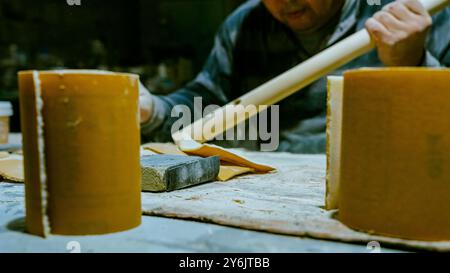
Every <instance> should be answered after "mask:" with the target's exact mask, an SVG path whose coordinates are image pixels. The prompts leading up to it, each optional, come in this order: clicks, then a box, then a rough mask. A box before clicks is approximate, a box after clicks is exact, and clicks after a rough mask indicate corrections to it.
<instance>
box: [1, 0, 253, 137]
mask: <svg viewBox="0 0 450 273" xmlns="http://www.w3.org/2000/svg"><path fill="white" fill-rule="evenodd" d="M78 1H79V3H80V5H76V4H77V2H78ZM243 2H245V0H108V1H105V0H39V1H34V0H0V101H5V100H6V101H11V102H12V103H13V106H14V117H13V118H12V121H11V130H12V131H14V132H18V131H20V124H19V109H18V90H17V76H16V73H17V71H19V70H26V69H39V70H44V69H60V68H70V69H82V68H84V69H105V70H111V71H120V72H131V73H137V74H139V75H140V76H141V80H142V82H143V83H144V84H145V85H146V86H147V87H148V88H150V89H151V90H153V91H154V92H155V93H159V94H166V93H170V92H172V91H174V90H175V89H177V88H178V87H180V86H182V85H183V84H185V83H186V82H187V81H189V80H191V79H192V78H193V77H195V75H196V74H197V73H198V71H199V70H200V69H201V67H202V65H203V62H204V61H205V59H206V57H207V56H208V54H209V51H210V49H211V46H212V43H213V38H214V34H215V32H216V31H217V29H218V27H219V26H220V24H221V22H222V21H223V20H224V19H225V18H226V16H227V15H228V14H229V13H230V12H232V11H233V10H234V9H235V8H236V7H237V6H239V5H240V4H242V3H243ZM69 3H73V4H74V5H69Z"/></svg>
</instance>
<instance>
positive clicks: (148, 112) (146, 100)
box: [139, 83, 153, 124]
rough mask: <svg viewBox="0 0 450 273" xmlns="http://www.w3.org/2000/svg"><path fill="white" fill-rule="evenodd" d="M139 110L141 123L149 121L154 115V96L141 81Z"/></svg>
mask: <svg viewBox="0 0 450 273" xmlns="http://www.w3.org/2000/svg"><path fill="white" fill-rule="evenodd" d="M139 111H140V113H141V115H140V121H141V124H143V123H146V122H148V121H149V120H150V119H151V117H152V111H153V98H152V95H151V94H150V92H149V91H148V90H147V88H145V86H144V85H143V84H142V83H139Z"/></svg>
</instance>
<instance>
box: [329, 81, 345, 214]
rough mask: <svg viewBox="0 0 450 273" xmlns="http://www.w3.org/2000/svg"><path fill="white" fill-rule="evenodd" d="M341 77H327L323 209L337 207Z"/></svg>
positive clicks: (342, 83) (342, 82)
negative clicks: (325, 169) (324, 196)
mask: <svg viewBox="0 0 450 273" xmlns="http://www.w3.org/2000/svg"><path fill="white" fill-rule="evenodd" d="M343 85H344V79H343V77H336V76H333V77H328V100H327V104H328V105H327V177H326V198H325V207H326V209H328V210H331V209H337V208H338V205H339V171H340V161H341V159H340V155H341V125H342V94H343Z"/></svg>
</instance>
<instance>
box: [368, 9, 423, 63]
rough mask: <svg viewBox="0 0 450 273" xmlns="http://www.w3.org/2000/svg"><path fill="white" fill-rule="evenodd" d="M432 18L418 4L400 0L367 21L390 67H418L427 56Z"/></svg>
mask: <svg viewBox="0 0 450 273" xmlns="http://www.w3.org/2000/svg"><path fill="white" fill-rule="evenodd" d="M431 24H432V18H431V16H430V15H429V14H428V12H427V11H426V10H425V8H424V7H423V6H422V4H421V3H420V2H419V1H418V0H397V1H395V2H393V3H391V4H388V5H386V6H385V7H384V8H383V10H381V11H379V12H377V13H375V15H374V16H373V17H372V18H370V19H369V20H367V22H366V28H367V30H368V31H369V33H370V34H371V36H372V37H373V39H374V40H375V43H376V45H377V49H378V56H379V58H380V60H381V61H382V62H383V64H384V65H386V66H417V65H419V64H420V62H421V61H422V59H423V57H424V54H425V40H426V37H427V32H428V29H429V28H430V26H431Z"/></svg>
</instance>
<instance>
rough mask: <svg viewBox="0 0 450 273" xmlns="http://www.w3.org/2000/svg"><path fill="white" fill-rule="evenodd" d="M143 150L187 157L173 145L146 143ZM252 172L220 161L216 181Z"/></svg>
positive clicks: (206, 155)
mask: <svg viewBox="0 0 450 273" xmlns="http://www.w3.org/2000/svg"><path fill="white" fill-rule="evenodd" d="M143 148H144V149H147V150H150V151H152V152H155V153H158V154H172V155H188V154H187V153H184V152H182V151H181V150H180V149H179V148H178V146H177V145H175V144H173V143H148V144H145V145H143ZM196 155H197V156H200V157H209V156H211V154H210V153H206V154H200V153H197V154H196ZM221 159H222V158H221ZM252 172H255V170H254V169H253V168H249V167H242V166H236V165H234V164H230V163H227V162H224V161H222V162H221V166H220V170H219V174H218V175H217V179H218V180H220V181H228V180H230V179H232V178H234V177H236V176H238V175H241V174H245V173H252Z"/></svg>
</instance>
